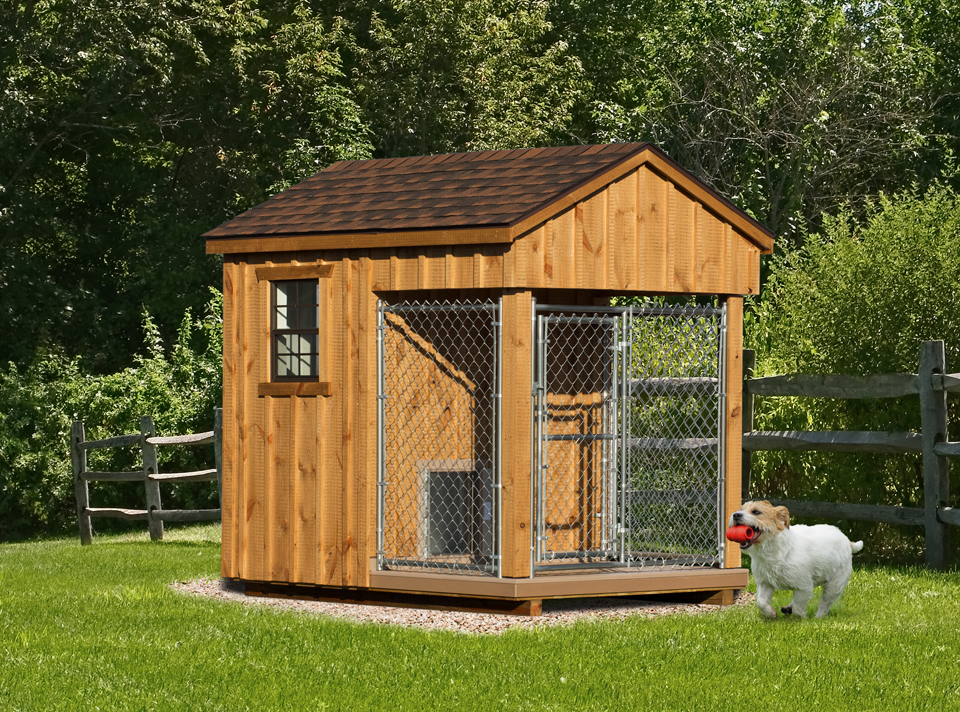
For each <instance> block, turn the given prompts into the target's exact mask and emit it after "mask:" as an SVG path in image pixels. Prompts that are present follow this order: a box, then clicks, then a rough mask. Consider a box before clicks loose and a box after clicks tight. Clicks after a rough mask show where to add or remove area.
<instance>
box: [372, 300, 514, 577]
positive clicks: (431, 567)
mask: <svg viewBox="0 0 960 712" xmlns="http://www.w3.org/2000/svg"><path fill="white" fill-rule="evenodd" d="M499 327H500V307H499V304H494V303H489V302H485V303H481V302H405V303H401V304H385V303H381V304H380V306H379V323H378V351H379V353H378V356H379V381H380V387H379V393H378V397H379V404H380V407H379V421H380V422H379V424H378V425H379V432H380V456H379V458H378V461H379V469H380V472H379V482H378V485H379V487H378V491H379V501H378V512H377V518H378V557H377V558H378V566H379V568H380V569H381V570H382V569H400V570H420V571H445V572H457V573H472V574H494V575H497V574H498V573H499V551H498V547H499V519H500V502H499V492H500V489H499V477H500V475H499V461H498V457H499V451H498V448H499V440H500V435H499V428H500V426H499V422H500V415H499V394H500V363H501V355H500V328H499Z"/></svg>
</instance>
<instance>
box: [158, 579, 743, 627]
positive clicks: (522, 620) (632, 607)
mask: <svg viewBox="0 0 960 712" xmlns="http://www.w3.org/2000/svg"><path fill="white" fill-rule="evenodd" d="M171 587H172V588H173V590H174V591H178V592H180V593H183V594H188V595H193V596H207V597H210V598H216V599H219V600H223V601H237V602H240V603H243V604H246V605H251V606H268V607H273V608H277V609H285V610H293V611H299V612H301V613H307V614H313V615H322V616H330V617H332V618H339V619H342V620H348V621H352V622H355V623H377V624H381V625H400V626H407V627H410V628H422V629H424V630H446V631H454V632H457V633H473V634H486V635H491V634H493V635H495V634H499V633H503V632H504V631H505V630H509V629H517V628H519V629H533V628H543V627H548V626H557V625H571V624H573V623H575V622H576V621H578V620H584V619H587V620H623V619H625V618H627V617H628V616H642V617H643V618H656V617H658V616H666V615H676V614H687V615H701V614H704V613H710V612H713V611H717V610H719V608H718V607H717V606H707V605H703V604H694V603H665V602H661V601H648V600H637V599H626V598H578V599H559V600H545V601H544V602H543V614H542V615H540V616H537V617H525V616H512V615H505V614H500V613H464V612H460V611H433V610H423V609H419V608H390V607H386V606H367V605H361V604H354V603H329V602H324V601H300V600H296V599H289V598H267V597H260V596H247V595H245V594H244V593H243V591H242V590H240V588H239V587H236V586H225V585H223V584H222V583H221V580H220V579H195V580H193V581H176V582H174V583H173V584H172V585H171ZM754 602H755V596H754V594H752V593H749V592H747V591H741V592H740V594H739V595H738V596H737V597H736V599H735V601H734V605H735V606H745V605H751V604H753V603H754Z"/></svg>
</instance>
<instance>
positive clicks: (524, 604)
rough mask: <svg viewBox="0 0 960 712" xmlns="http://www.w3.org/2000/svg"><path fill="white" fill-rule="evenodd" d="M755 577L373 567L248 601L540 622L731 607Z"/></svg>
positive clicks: (268, 590) (254, 586) (269, 587)
mask: <svg viewBox="0 0 960 712" xmlns="http://www.w3.org/2000/svg"><path fill="white" fill-rule="evenodd" d="M748 580H749V572H748V570H747V569H744V568H736V569H707V568H703V569H690V568H681V567H674V568H670V567H662V568H646V569H638V568H636V567H634V568H630V569H627V568H610V569H591V570H585V571H569V570H564V571H556V572H542V573H538V574H537V576H536V577H534V578H523V579H511V578H501V579H497V578H493V577H485V576H463V575H459V574H444V573H424V572H411V571H377V570H376V560H375V559H374V560H372V563H371V571H370V587H369V588H363V589H344V588H335V587H327V586H310V585H300V584H283V583H270V582H259V581H247V582H245V590H246V593H247V595H248V596H272V597H281V598H284V597H288V598H301V599H306V600H316V601H339V602H343V603H358V604H367V605H383V606H395V607H405V608H430V609H439V610H464V611H481V612H483V611H486V612H491V613H511V614H515V615H527V616H537V615H540V612H541V607H542V602H543V600H544V599H555V598H595V597H602V596H650V597H654V596H659V597H663V598H664V599H665V600H683V601H689V602H692V603H707V604H713V605H730V604H731V603H733V596H734V592H735V591H737V590H739V589H743V588H746V586H747V582H748Z"/></svg>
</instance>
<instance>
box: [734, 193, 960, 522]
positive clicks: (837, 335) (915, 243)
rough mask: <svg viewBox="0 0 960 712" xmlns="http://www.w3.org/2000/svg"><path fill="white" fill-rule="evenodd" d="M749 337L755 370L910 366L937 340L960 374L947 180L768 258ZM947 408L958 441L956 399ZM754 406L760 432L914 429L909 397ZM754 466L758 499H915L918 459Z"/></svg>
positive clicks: (769, 460)
mask: <svg viewBox="0 0 960 712" xmlns="http://www.w3.org/2000/svg"><path fill="white" fill-rule="evenodd" d="M745 338H746V345H747V346H748V347H749V348H755V349H756V350H757V364H758V373H757V375H772V374H776V373H842V374H853V375H865V374H873V373H911V372H912V373H915V372H916V371H917V367H918V363H919V357H920V344H921V342H922V341H925V340H936V339H941V340H943V341H945V344H946V353H947V370H948V371H956V370H960V196H958V195H957V194H956V193H955V192H954V191H952V190H950V189H948V188H943V187H935V188H932V189H931V190H929V191H928V192H927V193H925V194H923V195H921V194H918V193H917V192H916V191H911V192H906V193H901V194H898V195H896V196H894V197H887V196H882V195H881V196H880V197H879V198H878V199H877V201H876V202H874V203H872V204H871V206H870V207H869V214H868V217H867V218H866V219H865V220H863V221H862V222H861V221H857V220H855V219H854V218H853V217H852V216H851V215H850V214H849V213H845V212H844V213H840V214H839V215H836V216H833V217H830V218H828V219H827V220H825V229H824V231H823V233H821V234H815V235H809V236H808V237H807V239H806V244H805V246H804V247H803V248H802V249H799V250H796V251H788V252H786V253H785V254H783V255H781V256H778V257H777V258H776V259H775V260H774V262H773V265H772V267H771V272H770V279H769V281H768V282H767V285H766V287H765V291H764V294H763V299H762V300H761V301H760V302H758V303H755V304H754V305H753V309H752V310H751V311H749V312H748V314H747V315H746V318H745ZM948 404H949V406H948V407H949V411H950V419H951V420H952V421H953V423H954V425H953V432H952V438H953V439H960V429H958V428H957V419H958V416H960V412H958V403H957V399H956V398H954V397H951V398H949V399H948ZM756 408H757V411H756V424H757V428H758V429H763V430H792V429H796V430H879V431H904V430H914V431H919V429H920V408H919V402H918V400H917V398H916V397H915V396H914V397H910V398H902V399H892V400H890V399H884V400H875V401H844V400H836V401H831V400H820V399H798V398H760V399H758V400H757V406H756ZM754 462H755V463H756V464H757V467H756V472H757V486H756V488H755V489H754V493H755V494H762V495H769V496H781V497H795V498H799V499H812V500H822V501H835V502H864V503H871V504H891V505H899V506H922V484H923V473H922V469H921V463H920V458H919V456H904V455H897V456H880V455H875V456H854V455H836V454H830V453H803V454H800V453H794V454H787V453H763V454H757V455H755V456H754ZM956 481H957V480H956V479H955V482H956ZM953 492H955V493H956V492H958V490H957V487H956V485H955V486H954V487H953ZM861 528H863V529H864V530H865V531H866V529H874V530H876V529H877V527H866V526H865V527H861ZM879 528H881V529H882V528H883V527H879Z"/></svg>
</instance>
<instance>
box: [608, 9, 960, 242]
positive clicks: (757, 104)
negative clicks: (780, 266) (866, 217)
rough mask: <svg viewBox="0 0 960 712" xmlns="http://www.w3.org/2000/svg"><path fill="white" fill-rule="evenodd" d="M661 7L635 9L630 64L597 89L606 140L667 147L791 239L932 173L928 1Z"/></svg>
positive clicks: (934, 146)
mask: <svg viewBox="0 0 960 712" xmlns="http://www.w3.org/2000/svg"><path fill="white" fill-rule="evenodd" d="M659 7H660V9H659V10H658V11H657V12H656V13H649V14H648V13H637V12H634V13H633V14H632V15H631V19H632V22H633V24H632V28H633V33H632V34H628V35H627V36H626V38H625V39H626V41H628V42H631V47H630V50H629V51H628V52H627V53H626V54H627V55H628V56H627V57H625V58H624V60H625V61H624V65H623V66H624V71H623V72H622V73H620V75H619V77H617V78H616V81H615V82H614V83H611V81H610V78H608V79H607V85H608V86H609V87H610V90H609V93H607V94H595V95H594V109H595V120H596V122H597V128H598V133H599V136H600V137H602V138H603V139H604V140H631V139H648V140H652V141H654V142H655V143H658V144H659V145H661V146H662V147H663V148H665V150H667V151H668V152H669V153H670V154H671V155H672V156H673V157H674V158H675V159H677V161H678V162H679V163H680V164H681V165H683V166H685V167H686V168H688V169H689V170H691V171H692V172H693V173H695V174H697V175H698V176H700V177H701V178H703V179H704V180H706V181H707V182H708V183H710V184H712V185H713V186H714V187H715V188H716V189H717V190H719V191H720V192H721V193H723V194H725V195H727V196H728V197H730V198H731V199H732V200H733V201H734V202H735V203H736V204H738V205H739V206H741V207H743V208H744V209H746V210H747V211H748V212H750V213H752V214H753V215H754V216H755V217H757V218H758V219H759V220H760V221H761V222H763V223H764V224H766V225H767V226H768V227H770V228H771V229H772V230H773V231H774V232H775V233H778V234H780V235H783V236H784V237H786V238H787V239H788V240H797V239H800V236H801V234H802V233H801V231H800V229H801V226H802V225H803V224H804V223H807V224H809V225H810V226H812V227H814V228H815V227H816V226H817V225H818V224H819V223H818V221H819V216H820V214H821V213H823V212H824V211H833V210H835V209H836V208H837V207H838V206H840V205H844V204H846V205H849V206H852V207H854V208H855V209H860V208H862V207H863V205H864V203H865V201H866V200H867V199H868V197H869V196H870V195H873V194H875V193H876V192H878V191H880V190H888V191H889V190H894V191H895V190H897V189H899V188H902V187H904V186H905V185H907V184H908V183H909V181H910V180H911V179H914V178H917V177H919V176H923V177H924V178H925V179H930V178H931V177H932V176H930V172H929V171H928V170H926V168H927V166H926V163H927V162H928V161H930V160H931V159H933V160H935V161H936V160H937V158H938V153H939V152H940V150H941V146H940V145H939V144H938V143H937V141H935V140H934V132H935V128H934V125H933V119H934V117H935V116H936V114H937V110H938V106H939V102H940V96H939V94H938V92H939V91H942V90H943V88H942V87H937V86H935V85H934V84H933V83H932V82H931V75H930V69H931V67H932V66H934V52H933V50H932V48H931V46H930V45H929V44H928V43H927V42H926V41H925V39H924V34H923V32H924V31H925V28H927V27H928V25H927V23H928V18H927V16H926V13H925V10H924V8H923V7H921V6H920V5H913V4H910V3H906V4H905V3H899V2H898V3H894V2H874V1H873V0H856V1H855V2H839V0H830V1H828V2H822V1H820V0H778V1H776V2H772V1H771V0H748V1H747V2H739V1H738V2H730V1H729V0H696V1H695V2H692V3H691V2H683V3H679V2H670V3H667V4H666V5H661V6H659ZM652 17H656V20H655V21H651V18H652Z"/></svg>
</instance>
